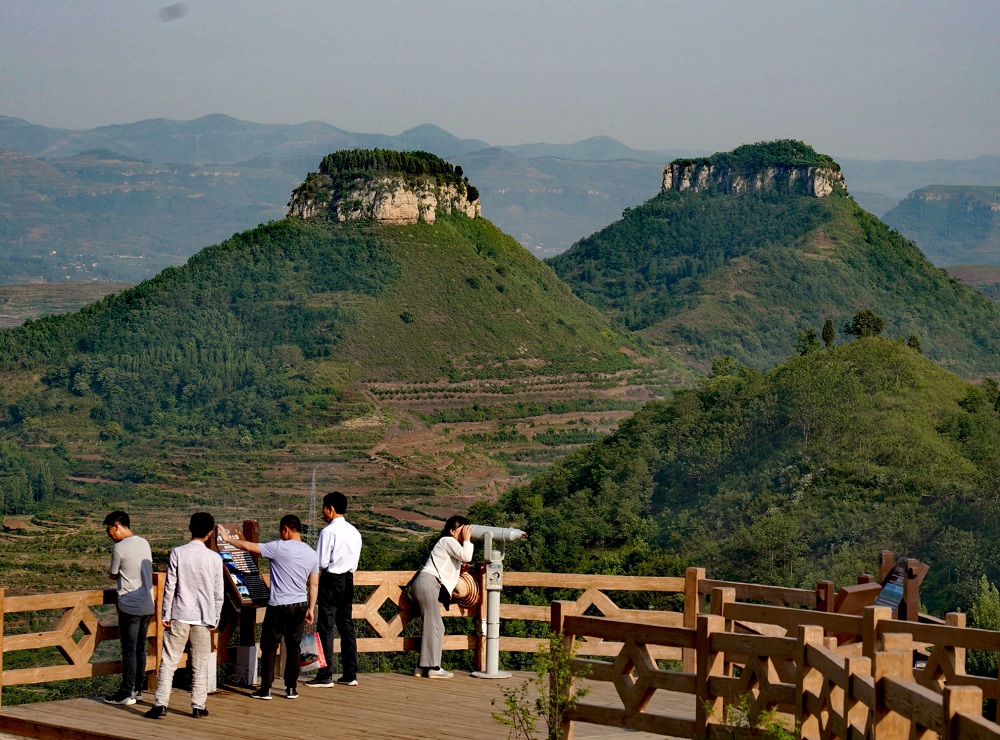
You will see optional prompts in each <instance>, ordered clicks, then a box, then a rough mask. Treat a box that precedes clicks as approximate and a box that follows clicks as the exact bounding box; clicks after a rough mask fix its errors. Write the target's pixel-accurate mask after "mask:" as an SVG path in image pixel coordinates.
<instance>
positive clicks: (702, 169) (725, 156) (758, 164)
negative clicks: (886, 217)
mask: <svg viewBox="0 0 1000 740" xmlns="http://www.w3.org/2000/svg"><path fill="white" fill-rule="evenodd" d="M663 190H664V191H667V190H694V191H695V192H697V193H703V192H708V191H714V192H719V193H726V194H728V195H738V194H740V193H783V194H788V195H808V196H812V197H814V198H822V197H824V196H827V195H830V194H831V193H833V192H842V193H846V192H847V187H846V185H845V184H844V176H843V175H842V174H840V165H838V164H837V163H836V162H834V161H833V159H831V158H830V157H828V156H827V155H825V154H819V153H817V152H816V150H815V149H813V148H812V147H811V146H809V145H807V144H803V143H802V142H801V141H794V140H792V139H782V140H780V141H766V142H758V143H757V144H745V145H743V146H741V147H737V148H736V149H734V150H733V151H731V152H720V153H718V154H713V155H712V156H711V157H702V158H700V159H675V160H674V161H673V162H671V163H670V164H668V165H667V166H666V167H664V168H663Z"/></svg>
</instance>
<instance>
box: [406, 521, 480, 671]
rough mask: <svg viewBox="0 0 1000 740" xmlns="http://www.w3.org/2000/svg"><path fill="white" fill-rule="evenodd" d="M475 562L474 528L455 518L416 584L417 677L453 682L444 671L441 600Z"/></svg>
mask: <svg viewBox="0 0 1000 740" xmlns="http://www.w3.org/2000/svg"><path fill="white" fill-rule="evenodd" d="M470 562H472V525H471V524H469V520H468V519H466V518H465V517H464V516H453V517H451V518H450V519H449V520H448V521H447V522H445V525H444V529H443V530H442V532H441V536H440V537H438V541H437V542H436V543H434V547H433V548H432V549H431V554H430V556H429V557H428V558H427V562H426V563H425V564H424V567H423V568H422V569H421V571H420V572H419V573H418V574H417V577H416V578H415V579H414V580H413V586H412V593H413V596H414V598H415V599H416V600H417V603H418V604H419V605H420V613H421V614H422V615H423V625H424V626H423V631H422V632H421V633H420V662H419V664H418V668H417V670H416V671H415V673H414V675H415V676H423V677H426V678H451V677H452V675H453V674H452V673H451V671H446V670H444V669H443V668H441V646H442V643H443V642H444V620H443V619H442V618H441V610H440V606H439V604H440V603H442V602H441V601H439V597H440V596H441V594H442V592H444V593H447V594H449V595H450V594H451V592H452V591H454V590H455V586H456V584H458V579H459V577H460V576H461V575H462V564H463V563H470Z"/></svg>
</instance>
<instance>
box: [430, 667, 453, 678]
mask: <svg viewBox="0 0 1000 740" xmlns="http://www.w3.org/2000/svg"><path fill="white" fill-rule="evenodd" d="M454 675H455V674H454V673H452V672H451V671H446V670H444V669H443V668H432V669H431V670H429V671H427V678H452V677H453V676H454Z"/></svg>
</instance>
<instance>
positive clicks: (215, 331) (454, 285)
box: [0, 217, 631, 439]
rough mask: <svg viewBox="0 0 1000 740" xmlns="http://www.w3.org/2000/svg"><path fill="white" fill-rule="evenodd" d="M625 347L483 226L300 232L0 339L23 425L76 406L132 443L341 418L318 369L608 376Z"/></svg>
mask: <svg viewBox="0 0 1000 740" xmlns="http://www.w3.org/2000/svg"><path fill="white" fill-rule="evenodd" d="M622 343H623V338H622V337H621V336H618V335H616V334H615V333H614V332H612V331H610V330H609V328H608V326H607V323H606V320H605V319H604V318H603V317H602V316H601V315H600V314H599V313H598V312H596V311H594V310H592V309H590V308H588V307H587V306H585V305H584V304H582V303H581V302H579V301H578V300H577V299H576V298H575V297H574V296H573V295H572V294H571V293H570V292H569V290H568V289H567V288H566V287H565V285H563V284H562V283H560V281H559V280H558V279H557V278H556V277H555V275H554V274H552V272H551V270H549V269H548V268H546V267H545V266H544V265H542V264H541V263H540V262H538V260H537V259H535V258H534V257H532V256H530V255H529V254H528V253H527V252H526V251H525V250H524V249H523V248H521V247H520V246H519V245H517V243H516V242H514V240H513V239H511V238H509V237H507V236H505V235H504V234H502V233H501V232H499V231H498V230H497V229H496V228H495V227H493V226H492V225H491V224H489V222H487V221H483V220H475V221H473V220H470V219H465V218H461V217H454V218H448V217H442V218H441V219H440V220H439V222H438V223H437V224H435V225H433V226H430V225H427V224H418V225H414V226H401V227H372V228H360V227H353V228H351V227H338V226H329V225H324V224H318V223H306V222H301V221H297V220H293V219H286V220H284V221H279V222H275V223H272V224H268V225H266V226H261V227H259V228H257V229H254V230H252V231H248V232H245V233H243V234H239V235H236V236H234V237H233V238H231V239H230V240H228V241H226V242H224V243H222V244H220V245H217V246H215V247H210V248H208V249H205V250H203V251H202V252H200V253H199V254H198V255H196V256H195V257H193V258H192V259H191V260H190V261H189V262H188V264H187V265H186V266H184V267H179V268H169V269H167V270H165V271H164V272H162V273H161V274H160V275H158V276H157V277H156V278H154V279H152V280H149V281H146V282H144V283H142V284H140V285H139V286H137V287H135V288H132V289H129V290H126V291H124V292H122V293H120V294H118V295H114V296H109V297H108V298H105V299H104V300H102V301H100V302H98V303H95V304H93V305H91V306H88V307H86V308H84V309H82V310H81V311H79V312H77V313H73V314H67V315H63V316H56V317H49V318H44V319H40V320H37V321H33V322H29V323H27V324H25V325H24V326H22V327H18V328H16V329H10V330H7V331H4V332H2V333H0V368H3V369H4V370H5V371H6V372H7V373H9V374H14V375H17V374H22V375H23V374H24V373H30V374H32V375H36V376H37V375H39V374H40V375H41V377H42V383H41V384H40V385H39V384H28V385H27V386H25V389H24V391H22V390H19V385H18V384H17V383H13V384H12V385H11V386H9V387H8V388H9V389H8V390H6V391H5V393H4V395H5V400H6V401H7V403H8V404H10V405H11V408H10V416H11V419H10V421H13V422H19V421H23V420H24V419H26V418H29V417H38V416H39V410H41V411H44V410H46V406H47V404H50V403H58V401H56V399H62V398H63V396H64V394H69V397H71V398H74V399H78V400H75V401H74V403H75V404H77V405H78V406H81V407H86V406H89V407H91V408H90V411H89V414H90V418H91V419H94V420H96V421H98V422H99V423H102V424H104V423H114V424H117V425H120V427H121V428H123V429H124V430H126V431H138V430H140V429H150V428H162V429H171V430H177V429H180V428H184V429H187V430H189V431H190V432H198V431H201V432H205V431H207V430H209V429H210V428H213V427H217V428H218V429H219V432H220V433H222V434H226V435H234V438H235V439H239V438H240V437H241V436H243V435H246V434H249V435H251V436H254V435H258V436H259V435H269V434H275V433H279V432H282V431H287V430H288V429H290V427H291V426H293V425H294V426H299V427H301V426H303V425H305V426H308V425H310V424H311V423H312V422H311V421H310V420H313V421H316V423H319V420H323V421H325V422H329V421H330V419H329V418H328V417H330V415H331V414H332V415H333V418H336V417H337V415H338V414H339V413H341V412H333V411H332V410H331V408H332V407H331V405H330V404H331V399H330V398H329V397H325V396H329V395H330V394H333V396H334V397H336V396H337V395H338V391H337V390H336V389H335V388H333V387H331V386H329V385H328V384H325V383H319V384H318V383H317V382H316V378H315V377H314V376H313V373H315V372H316V371H317V368H318V367H319V365H318V364H317V363H321V364H322V365H323V366H324V370H323V373H324V375H327V376H330V375H332V376H336V375H338V374H339V375H340V376H341V377H342V378H348V377H353V378H356V379H361V380H373V379H377V380H386V379H405V380H423V381H431V380H437V379H438V378H441V377H451V378H452V379H462V378H464V377H470V378H471V377H476V376H477V374H480V375H482V374H485V375H488V376H489V377H496V376H497V375H500V376H502V377H517V376H519V375H527V374H538V373H542V374H544V373H553V372H575V371H581V372H604V371H615V370H619V369H622V368H624V367H628V366H630V365H631V361H630V360H628V359H627V358H626V356H625V355H624V354H623V353H622V352H621V347H622ZM29 387H30V388H31V390H27V388H29ZM25 391H26V392H25ZM322 397H325V398H322ZM335 405H336V404H334V406H335ZM317 417H319V419H317Z"/></svg>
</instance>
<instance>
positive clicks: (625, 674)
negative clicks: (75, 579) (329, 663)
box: [0, 568, 1000, 740]
mask: <svg viewBox="0 0 1000 740" xmlns="http://www.w3.org/2000/svg"><path fill="white" fill-rule="evenodd" d="M412 575H413V573H412V571H378V572H358V573H355V579H354V582H355V586H356V587H358V589H359V592H361V593H365V592H369V593H367V595H366V597H365V598H364V600H363V601H362V602H360V603H356V604H355V605H354V609H353V617H354V619H356V620H358V621H359V622H362V623H363V624H364V625H366V626H367V629H364V630H362V634H363V636H362V637H360V638H359V640H358V649H359V651H361V652H369V653H371V652H399V651H408V650H417V649H419V637H416V636H406V635H404V632H405V631H406V627H407V625H408V624H409V623H410V622H411V621H412V619H413V618H414V613H415V612H414V609H413V605H412V604H411V603H410V601H409V598H408V595H407V594H406V593H405V591H404V586H405V584H406V583H407V582H408V581H409V580H410V578H411V577H412ZM154 579H155V583H156V594H157V595H156V599H157V613H159V608H160V603H161V598H162V587H163V584H162V579H163V574H155V576H154ZM481 585H483V584H481ZM504 587H505V589H507V590H508V591H507V593H511V591H510V590H511V589H513V590H516V589H518V588H530V589H538V590H542V591H543V592H544V590H546V589H558V590H560V591H566V590H576V591H579V595H578V596H577V597H576V599H575V600H573V601H561V602H556V604H558V606H556V605H550V606H531V605H521V604H512V603H502V604H501V612H500V617H501V619H502V620H522V621H528V622H536V623H544V624H545V625H550V624H554V623H556V622H558V623H559V624H563V623H565V624H568V625H569V626H570V628H571V630H573V631H572V634H575V635H577V636H578V637H579V638H580V647H579V650H580V654H581V655H586V656H589V658H590V659H598V658H605V657H607V658H614V661H612V663H610V664H606V663H605V662H604V661H601V660H594V662H593V663H592V667H593V669H594V674H593V675H594V677H595V678H596V679H598V680H609V681H612V682H613V683H614V684H615V686H616V687H617V688H618V689H619V695H620V696H621V697H622V701H623V709H622V712H624V714H619V715H616V716H615V719H614V722H615V723H616V724H619V726H629V727H633V728H634V729H651V728H654V727H655V728H657V729H654V730H653V731H661V730H662V731H663V732H664V734H670V735H674V736H679V737H694V735H691V734H684V732H681V731H680V730H684V731H685V732H687V731H688V730H690V731H692V732H699V733H700V732H701V730H705V731H707V729H708V725H710V724H712V721H710V717H711V716H714V715H715V714H718V715H719V717H720V719H719V720H718V721H720V722H721V721H722V720H721V716H722V713H723V708H724V705H725V704H726V703H727V702H728V701H731V700H732V699H733V697H735V696H738V695H740V694H746V693H749V694H752V695H753V696H754V697H755V699H754V701H755V702H756V703H755V705H754V706H757V707H762V708H765V707H783V709H784V710H788V711H796V709H795V708H796V707H798V706H799V705H800V704H802V702H807V700H806V699H804V698H803V697H804V696H805V693H804V692H805V691H806V689H804V688H803V687H802V686H800V685H799V684H800V679H801V677H802V675H806V676H812V678H811V679H810V681H812V682H814V683H817V686H818V688H815V689H813V688H809V692H811V693H812V694H813V695H814V696H815V697H819V698H813V699H808V702H812V704H809V703H808V702H807V703H805V704H802V707H804V708H805V709H809V711H810V712H813V713H814V714H816V716H818V717H822V718H823V719H822V720H821V721H820V720H818V721H820V724H821V726H822V727H824V728H825V727H826V726H827V724H829V725H830V727H832V728H834V729H833V730H830V731H827V730H823V732H826V734H825V735H823V737H824V738H826V737H845V738H850V739H851V740H855V739H856V738H860V737H862V736H870V734H871V732H870V729H871V727H872V726H875V725H877V722H881V721H883V720H881V719H878V716H880V715H877V713H878V712H888V711H889V710H892V711H893V712H896V713H899V712H900V710H898V706H899V704H898V702H900V701H903V700H902V699H899V698H898V697H899V696H904V697H909V699H907V701H912V702H918V699H916V698H914V697H924V698H927V699H928V701H932V700H931V699H929V698H928V697H930V695H931V694H933V695H934V696H937V697H939V698H940V697H944V698H941V699H940V701H943V702H945V704H946V705H947V706H949V707H953V708H954V707H955V706H963V707H964V706H966V704H962V703H961V702H963V701H965V702H967V701H969V699H968V698H967V697H968V696H972V694H969V693H968V692H967V691H966V690H968V691H975V692H977V693H976V694H975V695H977V696H985V697H986V698H990V699H997V698H1000V682H998V680H997V678H996V677H981V676H968V675H966V674H965V652H966V650H968V649H979V650H992V651H995V652H1000V639H998V634H997V633H995V632H990V631H986V630H975V629H967V628H965V621H964V616H963V615H960V614H956V615H948V617H947V618H946V620H945V624H924V623H918V622H902V621H897V620H893V619H891V618H890V616H891V614H890V612H889V610H887V609H884V608H875V607H869V608H867V609H865V611H864V613H863V614H861V615H851V614H836V613H830V612H827V611H823V610H820V607H821V606H824V605H829V604H830V603H832V592H829V591H828V592H825V593H824V592H823V590H822V589H821V588H820V587H817V589H816V590H815V591H809V590H806V589H787V588H780V587H774V586H763V585H756V584H741V583H729V582H722V581H712V580H708V579H706V578H705V572H704V570H703V569H700V568H689V569H688V570H687V572H686V574H685V576H684V577H683V578H681V577H676V578H645V577H630V576H601V575H578V574H557V573H517V572H510V571H508V572H506V573H505V574H504ZM636 591H639V592H653V593H657V594H676V595H678V596H683V606H682V610H681V611H676V612H674V611H656V610H642V609H630V608H625V607H623V606H620V605H619V603H618V602H621V601H622V599H620V598H618V597H617V596H616V594H619V593H625V592H636ZM616 598H617V599H618V602H616ZM740 599H742V600H743V601H741V600H740ZM747 602H754V603H747ZM114 603H115V592H114V591H113V590H111V589H108V590H101V591H85V592H79V593H69V594H65V593H64V594H46V595H37V596H16V597H6V598H5V597H4V592H3V589H0V686H3V685H14V684H28V683H42V682H46V681H55V680H61V679H66V678H84V677H91V676H99V675H105V674H110V673H114V672H117V671H119V670H120V669H121V663H120V661H117V660H99V661H95V662H91V661H93V660H94V656H95V650H96V649H97V648H98V646H99V645H100V644H101V643H102V642H106V641H109V640H115V639H117V637H118V630H117V627H115V626H111V625H102V624H101V622H100V620H99V618H98V616H97V615H96V614H95V612H94V608H95V607H98V606H100V605H111V604H114ZM390 604H391V606H389V605H390ZM483 609H484V608H483V606H482V605H480V606H477V607H475V608H473V609H472V610H463V609H460V608H459V607H457V606H455V605H453V606H452V607H451V609H449V610H447V611H444V610H442V614H443V615H444V616H446V617H459V616H466V617H472V618H473V621H474V623H475V628H474V629H473V630H472V631H471V632H464V631H463V632H460V633H459V634H450V635H447V636H446V637H445V641H444V649H446V650H470V649H473V650H475V651H476V654H477V662H478V667H479V668H480V669H482V668H483V666H484V662H485V661H484V650H485V639H484V637H483V635H482V634H481V632H482V631H483V630H482V625H483V623H484V622H485V612H484V610H483ZM703 609H708V610H709V611H710V612H711V613H710V614H701V611H702V610H703ZM44 610H55V611H61V615H60V616H56V617H55V619H54V622H55V625H54V626H53V627H52V628H51V629H49V630H47V631H44V632H32V633H28V634H10V633H9V632H10V626H11V621H12V620H10V619H9V618H8V620H7V630H6V632H7V634H5V628H4V617H5V615H16V614H20V615H22V617H21V620H20V621H23V614H24V613H28V612H37V611H44ZM706 620H708V621H706ZM153 624H154V625H155V626H152V625H151V631H150V652H149V658H148V661H147V665H146V668H147V670H148V671H155V670H156V668H157V666H158V659H159V647H160V644H161V640H162V629H161V628H160V623H159V620H154V622H153ZM359 626H360V625H359ZM803 630H805V632H804V633H803ZM817 630H819V631H818V632H817ZM702 631H704V635H702ZM800 633H802V634H805V635H806V636H808V640H806V643H803V644H808V646H809V647H808V651H809V652H808V656H809V657H808V660H807V658H806V657H804V656H805V655H806V653H805V651H806V648H805V647H802V646H798V647H796V646H797V645H798V642H797V640H799V639H800ZM802 639H805V638H802ZM543 642H545V643H547V641H546V640H545V639H544V638H530V637H509V636H502V637H501V638H500V649H501V650H504V651H523V652H534V651H536V650H537V649H538V647H539V645H540V644H541V643H543ZM38 648H56V649H58V650H59V652H60V653H61V654H62V656H63V657H64V660H65V664H63V665H55V666H43V667H34V668H19V669H4V664H3V656H4V654H5V653H10V652H12V651H21V650H33V649H38ZM334 649H335V650H338V651H339V645H338V644H335V646H334ZM913 649H916V650H921V651H923V652H924V653H926V654H927V662H926V665H923V666H921V667H919V668H918V669H916V670H913V669H912V668H911V670H910V672H909V673H905V672H904V673H902V674H901V675H896V674H892V676H891V677H892V678H893V679H894V680H898V681H902V682H904V683H903V684H902V688H899V687H896V685H895V684H893V683H891V682H889V683H886V684H885V686H886V687H889V686H893V687H894V688H887V689H886V691H888V694H887V696H888V697H889V698H887V699H886V700H885V701H886V702H888V703H887V704H884V703H883V704H876V703H874V702H875V699H874V698H873V697H874V696H876V694H877V693H878V692H876V690H875V688H876V682H875V679H874V678H872V677H873V676H877V675H878V670H877V669H873V668H872V666H873V665H875V664H876V663H877V657H876V656H877V655H879V654H888V653H896V652H899V651H905V650H913ZM115 654H116V655H117V650H116V651H115ZM678 659H680V660H681V661H682V663H681V668H682V670H681V671H679V672H671V671H666V670H661V669H660V668H659V667H658V664H657V661H662V660H678ZM866 660H867V661H868V663H867V664H866V663H865V661H866ZM886 660H890V659H888V658H883V659H882V661H883V663H884V662H885V661H886ZM809 661H811V662H809ZM608 665H612V666H617V667H615V668H609V667H608ZM865 665H867V666H868V668H867V669H865V668H864V666H865ZM624 666H630V668H629V669H628V670H627V671H625V670H624V669H623V667H624ZM803 666H805V667H806V672H805V674H803V672H802V671H803V668H802V667H803ZM737 669H738V670H737ZM813 669H815V670H817V671H819V674H814V673H811V672H810V671H812V670H813ZM866 670H867V673H866V672H865V671H866ZM873 670H874V672H873ZM887 670H888V669H887ZM706 671H707V673H706V676H707V683H706V684H705V685H704V686H702V685H701V684H699V683H697V681H698V680H699V679H698V675H699V673H700V672H706ZM816 675H819V676H821V678H816ZM886 675H887V676H888V675H889V674H886ZM869 684H870V686H869ZM911 684H912V685H913V686H916V687H917V689H913V688H912V686H911ZM809 685H810V687H811V686H812V684H811V683H810V684H809ZM657 689H670V690H674V691H681V692H684V693H690V694H692V695H693V696H695V697H697V700H698V711H699V712H701V714H699V715H698V719H696V720H695V723H694V725H691V726H689V725H685V724H683V723H684V722H688V723H690V722H691V720H690V719H681V718H677V717H667V718H656V717H653V716H650V715H646V714H644V713H643V711H642V708H643V707H644V706H645V705H646V704H647V703H648V697H649V695H651V694H650V692H651V691H655V690H657ZM893 692H896V693H893ZM914 692H916V693H914ZM927 692H930V693H927ZM879 696H881V694H879ZM948 697H952V698H948ZM954 697H958V698H954ZM962 697H966V698H962ZM880 701H881V700H880ZM919 701H923V700H919ZM933 701H938V700H936V699H935V700H933ZM706 702H707V704H706ZM816 702H820V706H822V707H825V708H823V709H820V710H817V709H816V706H817V704H816ZM893 702H897V703H895V704H894V703H893ZM949 702H950V703H949ZM956 702H958V703H957V704H956ZM706 706H707V707H708V708H709V709H708V710H707V713H706V710H705V707H706ZM921 706H922V707H924V708H923V709H922V710H921V711H923V712H925V713H926V711H930V710H928V709H927V707H928V706H930V705H928V704H927V702H926V701H924V702H923V703H922V704H921ZM935 706H936V704H935ZM810 707H812V709H810ZM830 707H834V708H835V709H836V711H834V709H830ZM836 707H841V708H839V709H837V708H836ZM844 707H846V708H844ZM934 711H937V710H936V709H935V710H934ZM588 712H589V713H590V714H588ZM595 712H597V710H596V709H588V708H586V707H583V708H581V709H580V714H578V715H577V719H578V720H579V721H584V720H585V719H586V718H587V717H590V716H598V715H600V716H601V717H604V716H605V715H604V713H603V712H597V714H596V715H595V714H594V713H595ZM824 712H825V714H824ZM872 712H875V713H876V719H872V716H873V715H872ZM932 713H933V712H932ZM807 714H808V713H807ZM966 714H968V712H967V711H966V710H965V709H962V710H961V711H958V710H955V712H953V713H952V715H948V716H949V717H950V719H947V720H946V719H942V720H941V722H946V721H947V722H948V723H950V724H948V725H947V726H948V727H952V726H955V727H966V728H967V729H966V730H965V732H967V733H971V732H973V730H972V729H968V728H981V727H987V728H988V730H989V732H992V729H991V728H993V725H992V724H990V723H987V724H986V725H983V724H982V723H981V722H979V720H970V719H968V718H967V717H965V715H966ZM703 715H704V716H703ZM811 716H812V715H811V714H810V715H809V716H808V717H805V718H803V719H802V721H803V723H804V726H806V725H807V724H808V723H806V719H809V718H810V717H811ZM923 716H924V715H920V717H923ZM934 716H935V717H937V715H936V714H935V715H934ZM838 717H841V718H842V719H840V720H838V719H837V718H838ZM920 717H917V718H916V719H913V720H912V721H914V722H918V724H919V723H921V722H923V721H924V720H923V719H920ZM876 720H877V721H876ZM587 721H589V720H587ZM809 721H810V722H811V721H812V720H811V719H810V720H809ZM885 721H888V720H885ZM928 721H929V720H928ZM934 721H935V722H936V721H937V720H936V719H935V720H934ZM698 722H701V724H700V725H699V724H698ZM970 722H971V723H972V724H969V723H970ZM622 723H625V724H622ZM678 723H681V724H678ZM838 723H840V724H838ZM873 723H875V724H873ZM919 726H921V727H925V726H927V725H924V724H920V725H919ZM935 726H936V725H935ZM692 727H693V728H694V729H693V730H692V729H691V728H692ZM851 727H853V728H854V730H851V729H850V728H851ZM685 728H686V729H685ZM866 728H867V729H866ZM834 730H835V731H834ZM976 731H977V732H979V731H980V730H976ZM984 731H985V730H984ZM839 733H845V734H843V735H842V734H839ZM865 733H867V735H865ZM705 736H706V737H708V735H705ZM807 736H808V737H810V738H811V737H813V735H807ZM969 736H971V735H969ZM987 736H989V737H993V736H992V735H982V737H987ZM817 737H818V736H817ZM977 737H978V736H977Z"/></svg>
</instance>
